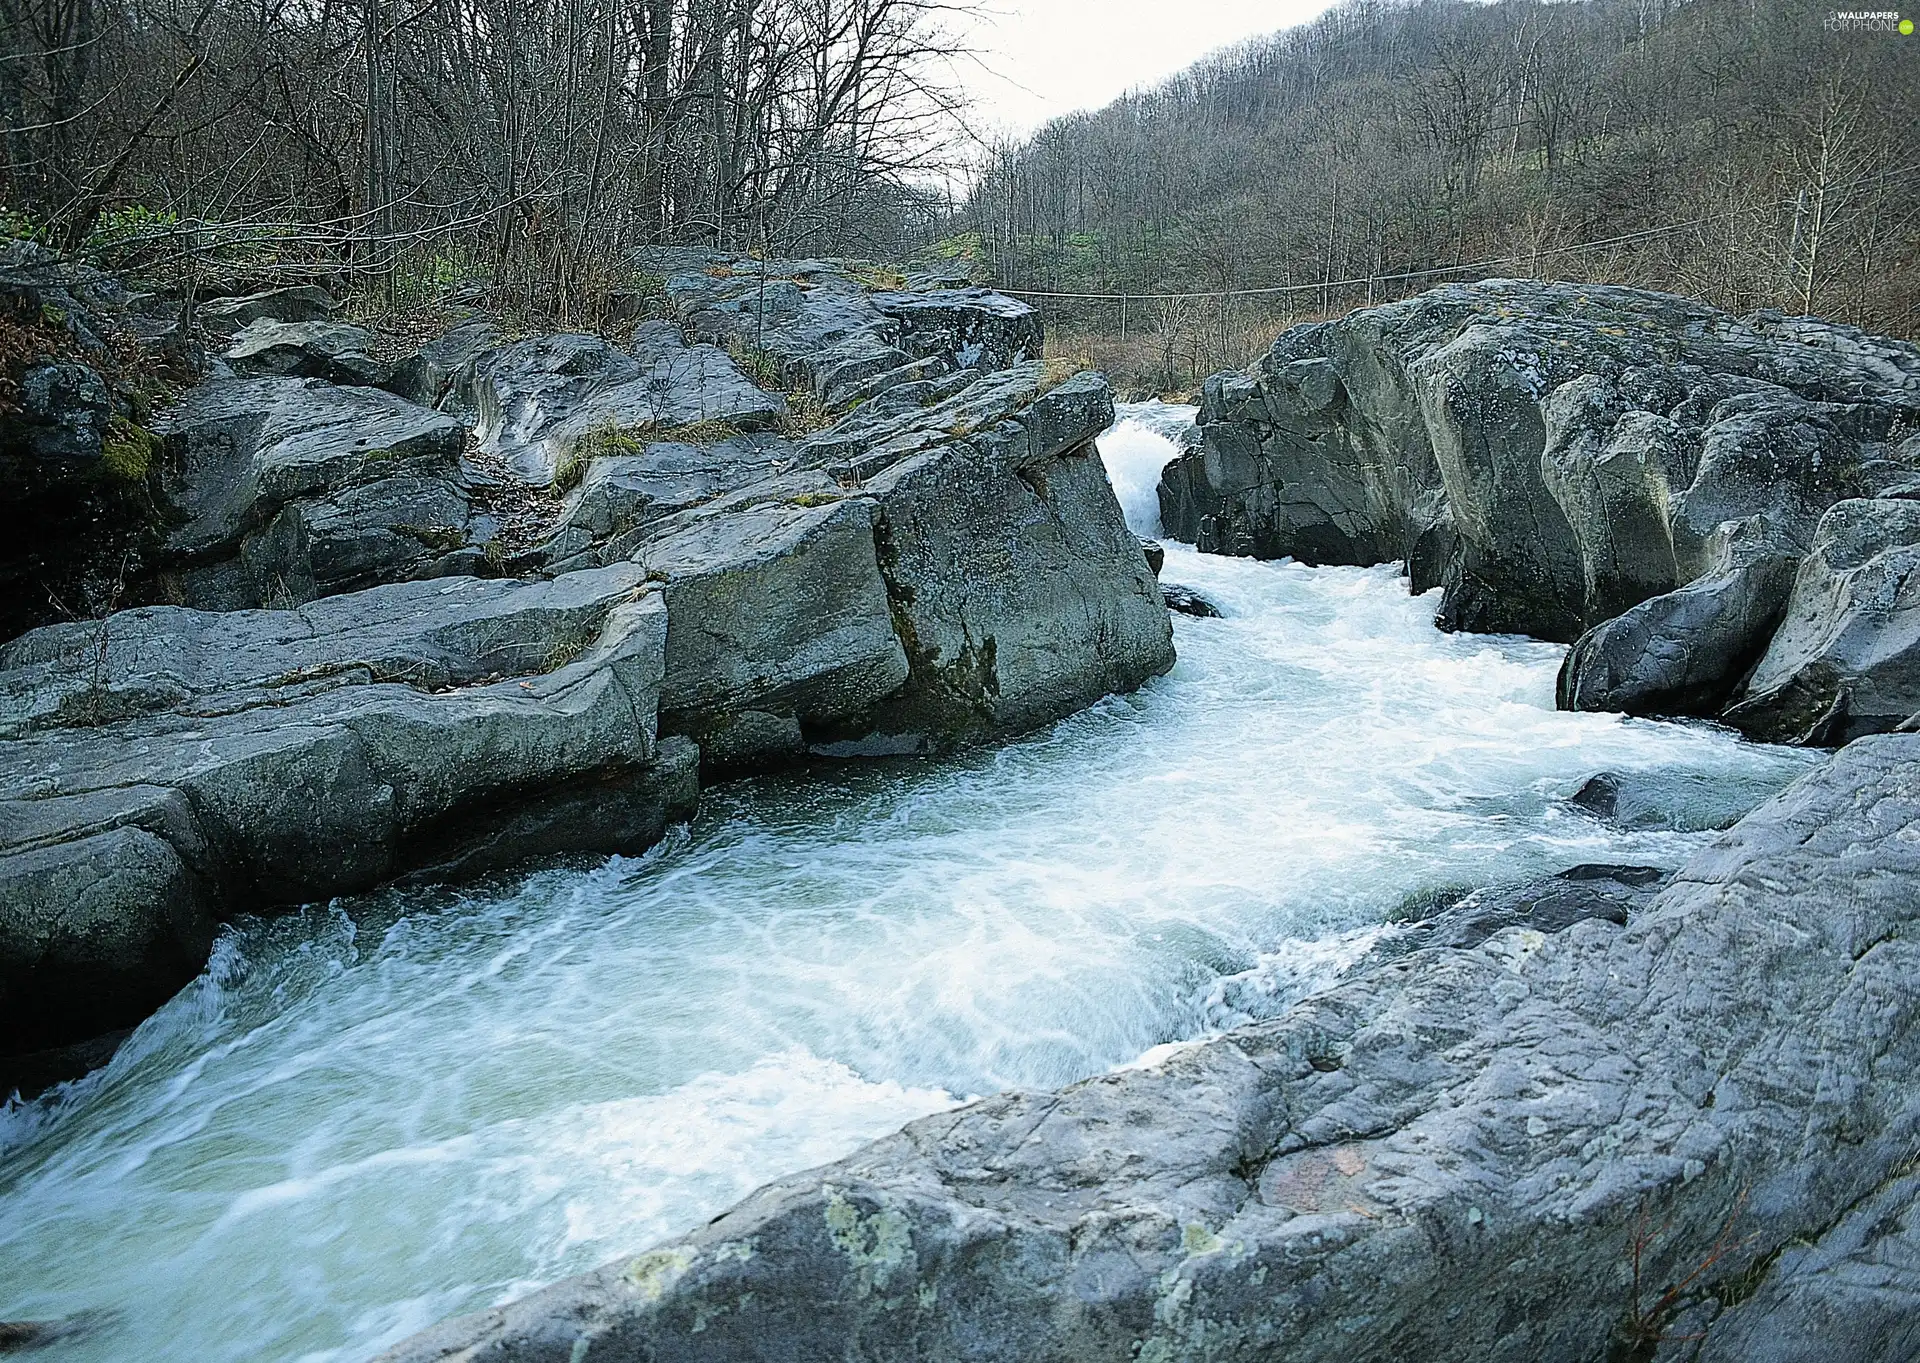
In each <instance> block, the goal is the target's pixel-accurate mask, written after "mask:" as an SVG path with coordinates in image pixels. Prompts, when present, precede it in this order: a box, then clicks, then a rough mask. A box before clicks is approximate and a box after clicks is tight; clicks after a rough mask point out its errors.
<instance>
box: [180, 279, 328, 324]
mask: <svg viewBox="0 0 1920 1363" xmlns="http://www.w3.org/2000/svg"><path fill="white" fill-rule="evenodd" d="M333 312H334V304H333V295H332V294H330V293H328V292H327V291H326V290H325V289H324V288H322V287H321V286H320V285H318V284H289V285H287V286H285V287H283V288H277V289H263V290H262V291H260V292H259V293H250V294H244V295H242V296H240V297H238V298H210V299H207V300H206V301H205V302H203V303H201V304H200V306H199V307H198V308H197V309H195V314H196V315H197V316H198V317H199V319H200V321H201V322H202V323H203V324H204V325H205V326H207V327H208V328H209V329H211V330H214V331H220V332H223V333H226V332H235V331H239V330H240V329H241V328H243V327H247V326H250V325H252V324H253V323H255V322H258V321H262V320H265V321H269V322H325V321H329V320H331V319H332V317H333Z"/></svg>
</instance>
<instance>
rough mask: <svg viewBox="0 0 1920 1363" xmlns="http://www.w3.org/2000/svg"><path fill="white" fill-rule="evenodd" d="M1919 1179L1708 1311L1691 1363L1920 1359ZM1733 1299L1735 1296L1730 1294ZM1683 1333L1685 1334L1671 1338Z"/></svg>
mask: <svg viewBox="0 0 1920 1363" xmlns="http://www.w3.org/2000/svg"><path fill="white" fill-rule="evenodd" d="M1917 1289H1920V1175H1913V1174H1908V1175H1906V1176H1905V1177H1903V1178H1895V1179H1891V1180H1889V1181H1888V1183H1887V1184H1886V1185H1885V1186H1884V1187H1882V1188H1880V1189H1879V1190H1877V1191H1876V1192H1875V1193H1874V1194H1873V1195H1872V1196H1871V1197H1868V1198H1866V1199H1864V1200H1862V1201H1861V1202H1860V1203H1858V1204H1857V1205H1855V1206H1854V1207H1852V1208H1850V1209H1848V1211H1847V1213H1846V1215H1845V1216H1844V1217H1842V1218H1841V1219H1840V1221H1839V1223H1838V1224H1837V1225H1835V1226H1834V1227H1833V1228H1832V1229H1830V1230H1828V1231H1827V1233H1826V1234H1824V1235H1822V1236H1821V1237H1820V1238H1819V1239H1818V1240H1817V1241H1815V1242H1813V1243H1810V1244H1793V1245H1789V1246H1787V1247H1786V1248H1785V1249H1784V1250H1782V1251H1781V1253H1780V1257H1779V1258H1778V1259H1776V1260H1775V1261H1774V1262H1773V1263H1772V1264H1771V1265H1769V1266H1768V1269H1767V1272H1766V1273H1765V1274H1764V1275H1763V1276H1762V1277H1761V1279H1760V1282H1759V1283H1758V1285H1757V1286H1755V1287H1754V1288H1753V1290H1752V1291H1751V1293H1750V1294H1746V1295H1743V1296H1742V1298H1741V1299H1740V1300H1739V1301H1738V1302H1737V1303H1733V1304H1731V1305H1730V1307H1729V1308H1728V1309H1726V1310H1725V1311H1724V1312H1721V1311H1719V1310H1717V1309H1715V1308H1718V1307H1719V1305H1720V1304H1719V1303H1718V1302H1717V1301H1716V1302H1709V1303H1708V1304H1707V1305H1708V1309H1709V1313H1710V1314H1709V1315H1708V1319H1709V1320H1710V1321H1711V1323H1710V1324H1709V1325H1708V1326H1707V1328H1706V1330H1705V1331H1704V1335H1705V1338H1704V1339H1703V1340H1701V1341H1700V1342H1699V1343H1698V1344H1697V1346H1696V1350H1697V1351H1695V1352H1693V1353H1692V1354H1691V1358H1692V1360H1693V1363H1827V1360H1829V1359H1833V1360H1846V1359H1860V1360H1867V1359H1882V1358H1885V1359H1894V1358H1913V1357H1915V1356H1916V1355H1917V1354H1920V1313H1916V1312H1915V1311H1914V1298H1915V1294H1916V1290H1917ZM1729 1295H1730V1296H1731V1295H1733V1294H1729ZM1675 1333H1676V1334H1678V1333H1680V1332H1679V1331H1676V1332H1675Z"/></svg>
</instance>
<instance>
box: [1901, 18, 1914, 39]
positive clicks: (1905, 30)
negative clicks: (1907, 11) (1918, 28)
mask: <svg viewBox="0 0 1920 1363" xmlns="http://www.w3.org/2000/svg"><path fill="white" fill-rule="evenodd" d="M1900 36H1901V37H1903V38H1911V37H1912V36H1913V20H1911V19H1902V20H1901V21H1900Z"/></svg>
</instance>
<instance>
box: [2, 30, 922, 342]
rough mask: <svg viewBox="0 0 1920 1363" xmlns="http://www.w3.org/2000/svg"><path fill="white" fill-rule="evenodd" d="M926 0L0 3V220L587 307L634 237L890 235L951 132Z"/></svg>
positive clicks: (839, 245) (911, 210)
mask: <svg viewBox="0 0 1920 1363" xmlns="http://www.w3.org/2000/svg"><path fill="white" fill-rule="evenodd" d="M943 10H944V7H943V6H942V5H941V4H939V3H938V2H937V0H813V2H810V3H806V4H795V3H790V2H789V0H636V3H632V4H623V3H618V0H0V49H4V55H5V59H4V60H0V205H3V206H4V208H5V210H6V216H7V218H8V221H7V222H5V223H0V226H5V227H7V228H8V229H9V232H10V234H12V235H21V234H28V235H34V236H37V237H40V238H42V239H43V240H45V241H47V242H48V243H49V244H51V245H55V246H60V247H65V248H67V249H74V248H79V247H92V248H94V250H95V252H96V254H98V253H99V252H101V251H106V252H108V253H109V254H113V253H115V250H116V248H117V254H118V256H119V257H121V258H122V260H124V262H125V263H128V264H130V265H132V266H134V267H137V268H145V267H150V266H153V265H154V264H155V263H156V262H158V263H161V264H164V263H165V262H166V261H167V260H169V259H201V258H207V257H209V256H217V257H224V258H226V259H229V260H233V259H239V260H241V261H242V262H243V263H248V262H250V263H251V264H253V265H255V266H259V267H263V268H264V267H271V268H274V269H277V270H280V271H283V272H284V271H289V270H295V269H299V268H302V267H307V268H311V269H314V270H324V271H327V272H329V273H332V274H335V275H339V274H341V273H345V274H346V275H348V276H349V277H351V278H352V279H354V280H357V281H358V282H361V283H363V284H364V283H366V282H368V281H370V280H371V281H378V282H379V283H381V284H383V285H384V286H385V288H386V289H387V290H388V291H389V292H391V293H404V292H406V291H407V290H408V289H409V288H414V289H416V290H417V291H418V290H424V289H426V288H431V287H435V286H438V287H444V286H446V285H447V284H448V283H449V282H453V281H456V280H458V279H460V278H464V277H473V278H479V279H483V280H487V281H489V282H490V283H491V284H492V285H493V293H494V295H495V298H494V301H495V302H497V303H513V302H518V303H520V304H522V305H527V306H531V307H533V308H534V309H536V310H538V311H542V312H546V313H550V314H554V315H559V316H571V317H572V318H574V319H575V320H585V321H589V322H590V321H592V320H593V317H594V314H595V312H596V311H597V309H598V307H599V306H600V304H601V302H602V301H603V300H604V297H605V293H606V285H607V284H608V282H609V281H610V279H612V278H615V277H617V275H618V273H619V268H618V267H619V264H620V262H621V261H622V260H624V259H625V258H626V256H627V255H628V254H629V253H630V252H631V250H632V249H633V248H634V247H636V246H641V245H647V244H655V243H662V242H683V241H700V242H708V243H712V244H714V245H717V246H720V247H722V248H726V249H737V250H744V249H748V248H756V249H766V250H770V251H772V252H775V253H779V252H786V253H789V254H825V253H833V252H848V253H870V254H876V255H892V254H896V253H898V252H900V251H901V250H902V249H903V248H904V246H905V245H906V244H908V243H910V242H922V241H924V240H925V239H926V236H927V232H928V230H929V228H930V226H931V221H930V211H931V210H930V208H929V206H928V205H929V204H930V202H931V201H930V200H929V199H928V198H927V196H926V194H925V192H924V190H923V189H920V188H916V187H917V186H923V185H924V184H925V183H926V182H927V178H928V174H929V172H930V170H932V169H933V168H935V167H938V166H939V165H941V164H943V161H942V158H943V156H944V155H945V154H946V148H947V146H948V141H947V138H948V134H949V132H950V130H951V129H952V127H953V126H955V125H954V124H953V122H952V120H951V118H950V117H949V116H948V115H949V113H950V107H951V104H952V95H951V92H950V91H948V90H947V89H945V88H944V86H943V84H942V70H943V68H942V67H941V66H940V63H939V60H938V59H939V57H940V56H941V54H942V52H943V51H944V50H945V48H946V47H947V42H946V40H945V39H944V37H943V35H942V33H941V27H940V20H941V18H942V15H943ZM108 263H119V262H116V261H113V260H110V261H109V262H108Z"/></svg>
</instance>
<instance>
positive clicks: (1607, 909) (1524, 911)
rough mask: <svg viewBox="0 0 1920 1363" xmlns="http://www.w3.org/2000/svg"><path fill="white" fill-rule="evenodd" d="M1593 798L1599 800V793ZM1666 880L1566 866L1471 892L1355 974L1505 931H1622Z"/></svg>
mask: <svg viewBox="0 0 1920 1363" xmlns="http://www.w3.org/2000/svg"><path fill="white" fill-rule="evenodd" d="M1592 786H1593V782H1588V784H1587V787H1585V788H1583V789H1582V792H1581V793H1582V794H1588V790H1589V788H1591V787H1592ZM1594 797H1595V798H1600V797H1599V793H1598V792H1594ZM1575 798H1576V799H1578V798H1579V797H1578V796H1576V797H1575ZM1669 875H1670V873H1669V872H1667V871H1663V870H1661V869H1660V868H1658V867H1655V866H1610V865H1597V864H1588V865H1580V866H1570V867H1568V868H1567V869H1566V870H1564V871H1560V872H1557V873H1555V874H1554V875H1552V876H1549V877H1547V878H1546V879H1544V880H1537V881H1530V882H1528V883H1526V884H1522V885H1506V886H1495V887H1491V888H1488V889H1481V890H1475V891H1473V892H1472V893H1471V894H1468V895H1465V896H1463V897H1462V898H1460V899H1458V900H1455V901H1454V902H1452V903H1450V904H1448V905H1446V906H1445V907H1444V908H1443V909H1442V910H1441V911H1439V912H1438V913H1435V914H1434V915H1432V916H1431V917H1427V918H1422V919H1418V920H1416V921H1414V922H1411V923H1408V924H1406V925H1405V926H1404V927H1403V928H1402V929H1401V931H1400V932H1398V933H1396V934H1395V935H1394V936H1392V937H1390V938H1388V939H1387V940H1386V941H1384V942H1382V943H1381V944H1380V945H1379V946H1377V947H1375V948H1374V949H1373V950H1372V951H1371V952H1369V953H1368V954H1367V956H1366V958H1365V959H1364V960H1363V961H1361V962H1360V963H1359V964H1358V965H1357V966H1356V967H1355V970H1356V971H1359V970H1370V969H1372V968H1373V967H1375V966H1378V965H1382V964H1385V963H1386V962H1388V961H1393V960H1397V959H1399V958H1400V957H1402V956H1405V955H1406V954H1407V953H1409V952H1413V951H1419V950H1422V949H1424V948H1429V947H1434V948H1442V947H1444V948H1449V949H1453V950H1465V949H1467V948H1470V947H1477V946H1479V945H1480V944H1481V943H1482V942H1485V941H1487V940H1488V939H1489V938H1491V937H1492V936H1493V935H1494V934H1495V933H1499V932H1504V931H1506V930H1507V929H1508V928H1526V929H1530V930H1531V931H1534V932H1542V933H1546V932H1564V931H1565V930H1566V929H1568V928H1570V927H1572V926H1573V925H1574V924H1575V923H1581V922H1585V921H1586V920H1588V919H1598V920H1600V921H1601V922H1606V923H1611V924H1613V925H1614V926H1615V927H1625V926H1626V924H1627V919H1628V917H1629V916H1630V915H1632V914H1635V913H1638V912H1640V911H1641V910H1642V909H1644V908H1646V907H1647V906H1648V905H1650V904H1651V903H1652V902H1653V899H1654V896H1655V895H1656V894H1658V893H1659V890H1660V887H1661V886H1662V885H1663V884H1665V883H1666V881H1667V879H1668V878H1669Z"/></svg>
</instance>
